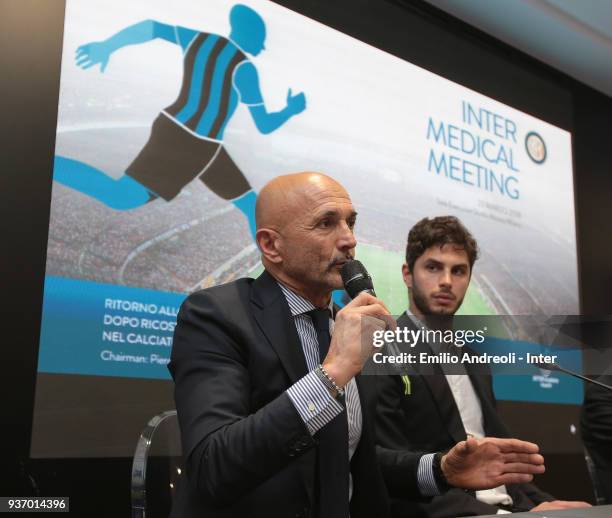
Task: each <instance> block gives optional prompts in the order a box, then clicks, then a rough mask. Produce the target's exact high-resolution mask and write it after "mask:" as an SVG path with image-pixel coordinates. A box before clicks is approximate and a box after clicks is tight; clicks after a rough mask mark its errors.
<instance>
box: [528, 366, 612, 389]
mask: <svg viewBox="0 0 612 518" xmlns="http://www.w3.org/2000/svg"><path fill="white" fill-rule="evenodd" d="M538 367H540V368H541V369H545V370H554V371H560V372H563V373H565V374H569V375H570V376H574V378H578V379H581V380H584V381H588V382H589V383H594V384H595V385H599V386H600V387H603V388H605V389H607V390H612V387H611V386H610V385H606V384H605V383H602V382H601V381H597V380H594V379H592V378H587V377H586V376H583V375H582V374H578V373H577V372H574V371H571V370H569V369H566V368H564V367H561V365H558V364H556V363H540V364H539V365H538Z"/></svg>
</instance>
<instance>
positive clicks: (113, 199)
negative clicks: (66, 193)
mask: <svg viewBox="0 0 612 518" xmlns="http://www.w3.org/2000/svg"><path fill="white" fill-rule="evenodd" d="M53 179H54V180H56V181H57V182H59V183H61V184H62V185H65V186H66V187H70V188H71V189H74V190H75V191H79V192H81V193H83V194H86V195H87V196H91V197H92V198H94V199H96V200H98V201H99V202H102V203H104V204H105V205H107V206H108V207H110V208H111V209H115V210H127V209H134V208H136V207H140V206H141V205H144V204H145V203H147V202H148V201H149V200H150V196H149V192H148V191H147V189H145V188H144V187H143V186H142V185H141V184H139V183H138V182H137V181H136V180H134V179H133V178H132V177H131V176H128V175H124V176H122V177H121V178H119V179H118V180H115V179H114V178H112V177H110V176H108V175H107V174H105V173H104V172H103V171H100V170H99V169H96V168H95V167H92V166H90V165H88V164H86V163H84V162H80V161H79V160H73V159H72V158H66V157H63V156H56V157H55V160H54V164H53Z"/></svg>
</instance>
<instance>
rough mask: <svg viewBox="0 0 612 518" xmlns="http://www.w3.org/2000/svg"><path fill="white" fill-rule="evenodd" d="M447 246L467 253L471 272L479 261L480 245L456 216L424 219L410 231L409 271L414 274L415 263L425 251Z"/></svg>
mask: <svg viewBox="0 0 612 518" xmlns="http://www.w3.org/2000/svg"><path fill="white" fill-rule="evenodd" d="M446 244H453V245H455V246H457V247H459V248H462V249H463V250H465V251H466V253H467V256H468V260H469V262H470V271H471V270H472V267H473V266H474V262H475V261H476V259H478V245H477V244H476V240H475V239H474V237H473V236H472V234H470V232H469V230H468V229H467V228H465V227H464V226H463V224H462V223H461V221H459V219H458V218H456V217H455V216H438V217H437V218H423V219H422V220H421V221H419V222H418V223H417V224H416V225H415V226H414V227H412V228H411V229H410V232H409V233H408V244H407V245H406V264H407V265H408V270H409V271H410V272H412V269H413V268H414V263H415V262H416V260H417V259H418V258H419V257H421V256H422V255H423V254H424V253H425V250H427V249H428V248H431V247H432V246H439V247H442V246H443V245H446Z"/></svg>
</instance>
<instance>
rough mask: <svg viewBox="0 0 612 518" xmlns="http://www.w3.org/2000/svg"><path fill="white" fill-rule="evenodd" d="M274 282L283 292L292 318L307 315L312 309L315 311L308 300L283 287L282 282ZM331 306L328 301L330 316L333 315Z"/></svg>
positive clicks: (314, 307)
mask: <svg viewBox="0 0 612 518" xmlns="http://www.w3.org/2000/svg"><path fill="white" fill-rule="evenodd" d="M276 282H277V283H278V285H279V286H280V289H281V291H282V292H283V295H284V296H285V299H287V304H289V311H291V316H292V317H295V316H297V315H303V314H305V313H308V312H309V311H312V310H313V309H317V308H316V306H315V305H314V304H313V303H312V302H310V301H309V300H308V299H305V298H304V297H302V296H301V295H298V294H297V293H295V292H293V291H291V289H289V288H288V287H287V286H285V285H284V284H283V283H282V282H280V281H278V280H277V281H276ZM333 304H334V302H333V300H331V299H330V301H329V308H328V309H329V311H330V316H331V314H332V313H333V310H332V308H333Z"/></svg>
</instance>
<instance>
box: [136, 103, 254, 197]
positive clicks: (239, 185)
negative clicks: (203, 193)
mask: <svg viewBox="0 0 612 518" xmlns="http://www.w3.org/2000/svg"><path fill="white" fill-rule="evenodd" d="M126 174H128V175H129V176H131V177H132V178H133V179H134V180H136V181H137V182H138V183H140V184H141V185H143V186H144V187H146V188H147V189H148V190H149V191H151V192H152V193H153V194H155V195H157V196H159V197H160V198H163V199H164V200H166V201H170V200H171V199H172V198H174V197H175V196H176V195H177V194H178V193H179V192H180V191H181V189H182V188H183V187H184V186H185V185H187V184H188V183H189V182H191V181H192V180H193V179H194V178H197V177H199V178H200V180H201V181H202V182H204V184H205V185H206V186H207V187H208V188H209V189H210V190H211V191H212V192H214V193H215V194H217V195H218V196H220V197H221V198H223V199H225V200H231V199H234V198H237V197H238V196H240V195H242V194H244V193H245V192H247V191H248V190H250V189H251V186H250V184H249V182H248V181H247V179H246V178H245V176H244V175H243V174H242V171H240V169H238V166H237V165H236V164H235V163H234V161H233V160H232V158H231V157H230V156H229V155H228V154H227V152H226V151H225V149H224V148H223V144H222V143H221V142H218V141H215V140H206V139H204V138H198V137H197V135H194V134H193V133H190V132H189V131H187V130H185V129H184V128H183V127H182V126H181V125H180V124H178V123H177V122H175V121H174V119H171V118H170V117H168V116H167V115H165V114H163V113H160V114H159V116H158V117H157V119H155V122H153V127H152V128H151V136H150V137H149V140H148V141H147V143H146V144H145V146H144V147H143V148H142V150H141V151H140V153H139V154H138V156H137V157H136V158H135V159H134V161H133V162H132V163H131V164H130V165H129V167H128V168H127V170H126Z"/></svg>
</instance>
